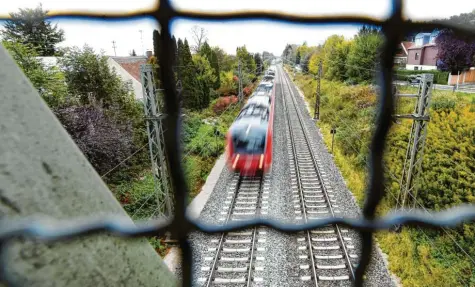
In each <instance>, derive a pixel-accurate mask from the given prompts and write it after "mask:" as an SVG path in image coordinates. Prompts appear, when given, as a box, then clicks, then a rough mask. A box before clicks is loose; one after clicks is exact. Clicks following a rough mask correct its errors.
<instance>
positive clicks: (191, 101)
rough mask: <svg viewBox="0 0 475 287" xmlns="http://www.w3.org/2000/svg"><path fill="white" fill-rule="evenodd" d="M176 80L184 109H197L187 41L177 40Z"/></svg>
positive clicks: (196, 97)
mask: <svg viewBox="0 0 475 287" xmlns="http://www.w3.org/2000/svg"><path fill="white" fill-rule="evenodd" d="M177 71H178V80H180V81H181V85H182V88H183V90H182V98H183V105H184V106H185V107H186V108H190V109H196V108H199V95H198V93H196V92H195V88H196V87H195V80H194V77H195V68H194V64H193V58H192V56H191V51H190V46H189V45H188V40H186V39H185V41H184V42H181V39H178V67H177Z"/></svg>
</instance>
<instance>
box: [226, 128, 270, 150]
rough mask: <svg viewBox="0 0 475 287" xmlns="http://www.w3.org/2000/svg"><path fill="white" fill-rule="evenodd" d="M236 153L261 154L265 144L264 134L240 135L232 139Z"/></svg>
mask: <svg viewBox="0 0 475 287" xmlns="http://www.w3.org/2000/svg"><path fill="white" fill-rule="evenodd" d="M233 142H234V149H235V150H236V153H245V154H263V153H264V148H265V144H266V138H265V134H261V133H259V134H258V132H254V134H251V133H249V134H247V135H246V133H240V134H239V135H236V136H235V137H234V139H233Z"/></svg>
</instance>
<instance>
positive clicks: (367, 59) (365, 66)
mask: <svg viewBox="0 0 475 287" xmlns="http://www.w3.org/2000/svg"><path fill="white" fill-rule="evenodd" d="M362 30H363V29H362ZM360 31H361V30H360ZM382 44H383V38H382V37H381V35H380V34H379V33H376V32H373V33H368V32H367V29H366V30H364V31H362V32H361V33H358V36H356V38H355V40H354V43H353V44H352V45H351V48H350V50H349V53H348V60H347V63H346V69H347V76H348V78H349V79H350V80H351V81H354V82H357V83H361V82H368V81H372V80H373V77H374V72H375V69H376V68H377V64H378V60H379V58H380V48H381V46H382Z"/></svg>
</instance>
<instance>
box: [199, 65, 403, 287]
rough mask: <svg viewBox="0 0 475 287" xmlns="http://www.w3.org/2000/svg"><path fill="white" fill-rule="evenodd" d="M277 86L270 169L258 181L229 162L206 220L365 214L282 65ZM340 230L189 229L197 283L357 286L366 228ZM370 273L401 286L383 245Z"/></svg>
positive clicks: (377, 280)
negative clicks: (224, 231) (210, 231)
mask: <svg viewBox="0 0 475 287" xmlns="http://www.w3.org/2000/svg"><path fill="white" fill-rule="evenodd" d="M274 85H275V86H276V102H275V104H276V106H275V118H274V142H273V166H272V169H271V172H270V173H269V174H268V175H267V177H266V178H264V179H263V180H262V181H261V182H260V183H259V186H260V187H259V188H258V187H257V186H258V184H257V183H256V181H259V180H260V179H258V178H240V177H239V176H237V175H235V174H232V173H230V172H229V171H228V170H227V168H224V169H223V171H222V173H221V175H220V177H219V180H218V181H217V183H216V186H215V187H214V191H213V193H212V194H211V196H210V198H209V200H208V202H207V203H206V205H205V207H204V208H203V212H202V213H201V214H200V220H202V221H203V222H206V223H208V224H224V223H226V222H230V221H236V220H242V219H248V218H252V217H254V216H268V217H269V218H273V219H276V220H281V221H283V222H290V223H299V222H305V220H311V219H312V218H319V217H325V216H332V212H333V214H335V216H349V217H355V216H358V215H359V209H358V207H357V205H356V202H355V200H354V198H353V196H352V194H351V193H350V192H349V191H348V189H347V187H346V185H345V183H344V180H343V178H342V176H341V174H340V173H339V171H338V169H337V167H336V165H335V164H334V162H333V159H332V156H331V155H330V154H329V153H328V151H327V150H326V148H325V145H324V143H323V139H322V138H321V135H320V134H319V131H318V128H317V127H316V126H315V122H314V121H312V120H311V118H310V117H309V115H308V114H307V111H306V110H305V103H304V101H303V99H302V98H301V97H300V96H299V94H298V92H297V90H296V88H295V87H294V85H293V83H292V82H291V81H290V80H289V79H288V76H286V74H285V73H284V72H283V70H282V69H281V68H278V69H277V76H276V81H275V83H274ZM291 130H292V134H293V135H292V136H291V133H290V131H291ZM305 135H306V136H305ZM311 154H313V158H312V155H311ZM324 190H325V192H324ZM329 203H330V204H329ZM330 206H331V210H330ZM305 218H306V219H305ZM338 229H339V232H338V230H337V229H336V227H335V226H328V227H326V228H322V229H319V230H313V231H310V232H308V233H307V232H303V233H301V234H294V235H287V234H283V233H279V232H277V231H275V230H272V229H269V228H257V229H256V228H251V229H247V230H245V231H241V232H238V233H228V234H224V235H223V234H216V235H206V234H203V233H199V232H195V233H193V234H191V236H190V239H191V245H192V248H193V252H194V257H193V263H194V264H193V278H194V279H193V280H194V281H193V282H194V283H193V286H317V284H318V286H352V282H353V281H352V271H351V270H350V269H349V268H348V267H349V266H351V267H354V266H353V265H354V264H356V263H357V262H358V260H359V256H360V254H359V252H360V247H361V245H360V240H359V235H358V234H357V233H355V232H354V231H353V230H351V229H347V228H339V227H338ZM335 246H337V248H335ZM343 246H344V247H345V249H346V251H345V250H344V249H343ZM310 247H311V248H310ZM348 261H349V262H350V264H349V263H348ZM314 270H315V271H314ZM315 278H316V279H317V280H315ZM366 278H367V280H366V283H365V286H394V283H393V282H392V281H391V278H390V275H389V274H388V272H387V269H386V265H385V263H384V261H383V259H382V256H381V254H380V253H379V252H377V251H375V252H374V254H372V264H371V265H370V266H369V269H368V272H367V275H366Z"/></svg>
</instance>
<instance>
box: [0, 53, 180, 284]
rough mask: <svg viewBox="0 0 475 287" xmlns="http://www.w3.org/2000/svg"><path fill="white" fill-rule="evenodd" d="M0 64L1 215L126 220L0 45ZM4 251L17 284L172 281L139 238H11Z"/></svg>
mask: <svg viewBox="0 0 475 287" xmlns="http://www.w3.org/2000/svg"><path fill="white" fill-rule="evenodd" d="M0 67H2V68H1V69H0V95H1V101H0V199H1V200H0V214H1V219H2V220H9V219H19V218H29V217H33V216H43V217H44V216H47V217H51V218H53V219H58V220H74V219H75V218H77V217H85V216H95V217H97V218H99V217H106V216H110V215H115V216H122V217H124V218H125V220H130V218H128V217H127V215H126V213H125V211H124V210H123V209H122V207H121V206H120V204H119V202H118V201H117V200H116V199H115V198H114V196H113V195H112V193H111V192H110V191H109V190H108V188H107V186H106V185H105V184H104V183H103V182H102V180H101V178H100V177H99V175H98V174H97V173H96V172H95V171H94V169H93V167H92V166H91V165H90V164H89V163H88V161H87V160H86V158H85V157H84V155H83V154H82V153H81V151H80V150H79V149H78V147H77V146H76V145H75V144H74V142H73V141H72V140H71V138H70V137H69V135H68V134H67V132H66V131H65V130H64V129H63V127H62V126H61V124H60V123H59V121H58V120H57V119H56V118H55V117H54V115H53V113H52V112H51V111H50V110H49V108H48V107H47V106H46V104H45V103H44V102H43V100H42V99H41V98H40V96H39V95H38V94H37V92H36V90H35V89H34V88H33V87H32V85H31V84H30V82H29V81H28V79H27V78H26V77H25V76H24V75H23V73H22V72H21V71H20V69H19V68H18V67H17V66H16V64H15V62H14V61H13V59H12V58H11V57H10V55H9V54H8V52H7V51H6V50H5V49H4V47H3V46H1V45H0ZM8 255H9V256H8V259H9V262H7V264H6V266H4V267H5V268H6V269H7V273H8V274H9V277H10V278H11V279H14V281H15V282H16V283H17V284H18V285H20V286H174V285H176V281H175V279H174V278H173V275H172V274H171V273H170V272H169V271H168V269H167V267H166V266H165V264H164V263H163V262H162V260H161V259H160V257H159V256H158V255H157V254H156V252H155V251H154V250H153V248H152V247H151V245H150V244H148V242H147V241H146V239H140V240H125V239H119V238H116V237H113V236H111V235H100V236H99V235H98V236H89V237H86V238H82V239H76V240H73V241H70V242H68V243H55V244H41V243H38V242H32V241H25V240H19V241H17V242H14V243H13V244H12V246H11V248H10V249H9V253H8Z"/></svg>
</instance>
